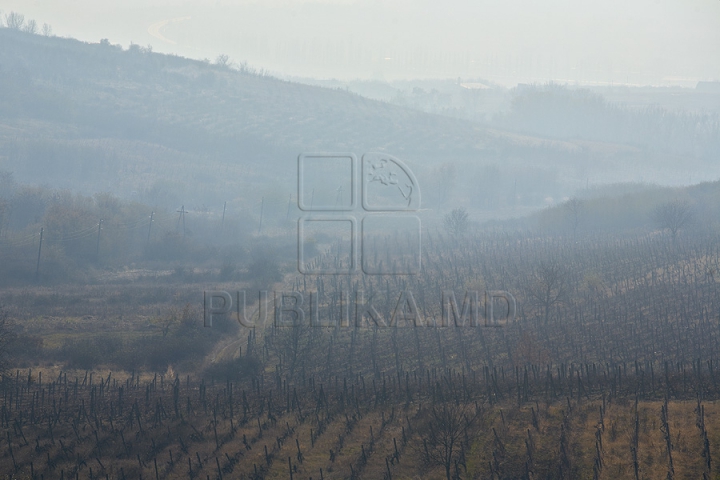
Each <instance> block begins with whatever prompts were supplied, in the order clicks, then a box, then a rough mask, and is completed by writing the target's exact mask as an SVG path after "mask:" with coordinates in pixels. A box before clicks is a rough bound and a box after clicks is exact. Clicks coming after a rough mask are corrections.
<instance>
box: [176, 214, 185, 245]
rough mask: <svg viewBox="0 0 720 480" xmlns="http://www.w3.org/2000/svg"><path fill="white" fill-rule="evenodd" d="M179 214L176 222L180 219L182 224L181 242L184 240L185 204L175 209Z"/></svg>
mask: <svg viewBox="0 0 720 480" xmlns="http://www.w3.org/2000/svg"><path fill="white" fill-rule="evenodd" d="M177 212H178V213H179V214H180V216H179V217H178V223H179V222H180V220H181V219H182V226H183V242H184V241H185V205H183V206H182V207H180V210H178V211H177Z"/></svg>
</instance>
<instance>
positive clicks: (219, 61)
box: [215, 54, 232, 68]
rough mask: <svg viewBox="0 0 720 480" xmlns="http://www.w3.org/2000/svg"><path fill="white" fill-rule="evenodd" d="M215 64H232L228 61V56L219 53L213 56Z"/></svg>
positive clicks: (225, 65) (229, 65)
mask: <svg viewBox="0 0 720 480" xmlns="http://www.w3.org/2000/svg"><path fill="white" fill-rule="evenodd" d="M215 65H217V66H218V67H223V68H230V67H231V66H232V62H230V57H228V56H227V55H225V54H221V55H218V56H217V58H215Z"/></svg>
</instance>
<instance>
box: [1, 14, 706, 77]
mask: <svg viewBox="0 0 720 480" xmlns="http://www.w3.org/2000/svg"><path fill="white" fill-rule="evenodd" d="M0 10H2V11H3V13H8V12H9V11H11V10H14V11H18V12H20V13H23V14H25V16H26V18H34V19H35V20H36V21H37V22H38V24H39V25H42V24H43V23H49V24H50V25H51V26H52V27H53V30H54V32H55V33H56V34H57V35H60V36H71V37H75V38H79V39H81V40H86V41H92V42H97V41H99V40H100V39H101V38H108V39H109V40H110V41H111V42H112V43H120V44H122V45H123V46H124V47H127V46H128V44H129V43H130V42H134V43H138V44H141V45H144V46H145V45H148V44H149V45H152V46H153V49H154V50H155V51H160V52H168V53H169V52H173V53H177V54H180V55H183V56H189V57H194V58H209V59H211V60H214V59H215V57H216V56H217V55H218V54H221V53H224V54H227V55H229V56H230V59H231V60H232V61H234V62H237V63H239V62H242V61H247V62H248V63H249V64H251V65H253V66H255V67H258V68H265V69H268V70H270V71H271V72H273V73H276V74H284V75H299V76H313V77H322V78H341V79H352V78H377V79H387V80H392V79H400V78H405V79H407V78H431V77H432V78H456V77H462V78H465V79H467V78H485V79H488V80H491V81H495V82H498V83H501V84H505V85H513V84H515V83H518V82H529V81H535V82H544V81H548V80H555V81H560V82H570V83H574V82H580V83H586V82H598V83H610V82H612V83H614V84H620V83H630V84H665V85H667V84H680V85H687V86H693V85H695V82H697V81H698V80H720V0H633V1H629V0H622V1H620V0H603V1H587V0H546V1H525V0H522V1H521V0H492V1H483V0H474V1H467V0H445V1H442V2H441V1H437V0H435V1H430V0H416V1H410V0H385V1H376V0H356V1H353V0H326V1H305V0H285V1H262V2H260V1H226V0H217V1H210V0H207V1H204V0H143V1H139V0H129V1H128V0H122V1H120V0H68V1H63V2H58V1H57V0H9V1H8V0H0Z"/></svg>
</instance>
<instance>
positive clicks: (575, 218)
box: [564, 197, 585, 236]
mask: <svg viewBox="0 0 720 480" xmlns="http://www.w3.org/2000/svg"><path fill="white" fill-rule="evenodd" d="M564 207H565V210H566V211H567V214H568V218H569V220H570V225H571V226H572V229H573V236H576V235H577V229H578V226H579V225H580V222H581V221H582V216H583V213H584V210H585V203H584V202H583V201H582V200H580V199H579V198H577V197H572V198H571V199H569V200H568V201H567V202H565V205H564Z"/></svg>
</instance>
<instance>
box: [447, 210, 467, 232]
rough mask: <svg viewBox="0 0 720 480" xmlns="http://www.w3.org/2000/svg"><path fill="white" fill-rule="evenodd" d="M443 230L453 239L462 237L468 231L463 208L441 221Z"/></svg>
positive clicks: (465, 211) (465, 212) (465, 213)
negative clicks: (443, 226)
mask: <svg viewBox="0 0 720 480" xmlns="http://www.w3.org/2000/svg"><path fill="white" fill-rule="evenodd" d="M443 224H444V225H445V230H447V232H448V233H450V235H452V236H453V237H459V236H461V235H464V234H465V233H466V232H467V229H468V213H467V210H465V209H464V208H456V209H455V210H453V211H452V212H450V213H448V214H447V215H445V218H444V219H443Z"/></svg>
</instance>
